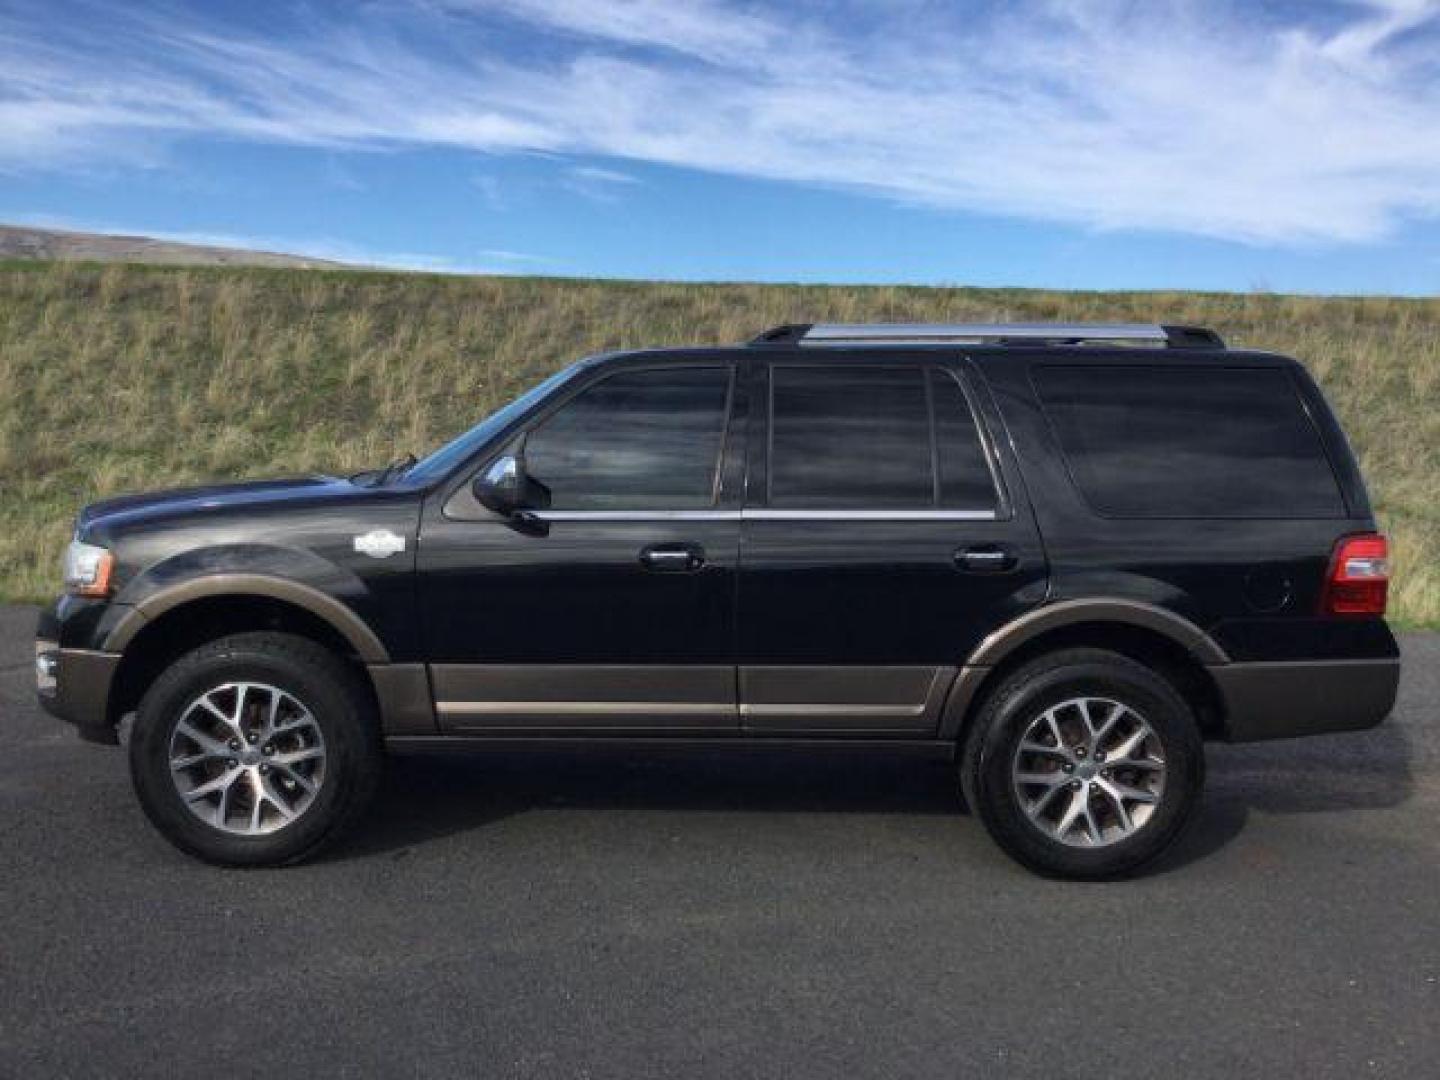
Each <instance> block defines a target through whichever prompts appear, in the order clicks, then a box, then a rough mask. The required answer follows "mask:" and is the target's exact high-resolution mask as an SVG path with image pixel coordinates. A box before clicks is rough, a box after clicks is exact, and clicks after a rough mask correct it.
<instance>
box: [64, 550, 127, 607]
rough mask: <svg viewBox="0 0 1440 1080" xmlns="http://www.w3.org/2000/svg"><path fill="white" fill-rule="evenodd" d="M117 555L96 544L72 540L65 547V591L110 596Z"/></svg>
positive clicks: (78, 594) (81, 594)
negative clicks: (112, 572)
mask: <svg viewBox="0 0 1440 1080" xmlns="http://www.w3.org/2000/svg"><path fill="white" fill-rule="evenodd" d="M114 569H115V556H114V555H113V554H112V553H111V552H109V551H107V550H106V549H105V548H102V547H96V546H95V545H94V544H82V543H81V542H80V541H79V540H74V541H72V542H71V544H70V546H69V547H68V548H66V549H65V591H66V592H68V593H72V594H74V595H75V596H109V595H110V572H111V571H112V570H114Z"/></svg>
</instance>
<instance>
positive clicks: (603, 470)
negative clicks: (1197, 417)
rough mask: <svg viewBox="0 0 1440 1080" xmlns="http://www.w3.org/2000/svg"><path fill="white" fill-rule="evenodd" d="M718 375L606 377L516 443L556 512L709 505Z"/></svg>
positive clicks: (724, 394)
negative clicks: (546, 488) (522, 442)
mask: <svg viewBox="0 0 1440 1080" xmlns="http://www.w3.org/2000/svg"><path fill="white" fill-rule="evenodd" d="M729 387H730V372H729V369H728V368H719V367H714V368H671V369H668V370H650V371H631V372H625V373H622V374H619V375H612V376H610V377H609V378H608V379H605V380H604V381H603V382H600V383H597V384H596V385H594V386H592V387H590V388H589V389H588V390H585V391H583V392H582V393H581V394H580V395H579V396H578V397H576V398H575V400H573V401H571V402H569V403H568V404H566V405H565V406H563V407H562V408H561V409H560V410H559V411H558V412H556V413H555V415H553V416H552V417H550V418H549V419H548V420H546V421H545V422H544V423H543V424H541V425H540V426H539V427H537V428H536V429H535V430H533V431H531V432H530V434H529V435H528V436H527V438H526V440H525V466H526V468H527V470H528V471H529V473H530V475H531V476H533V477H535V479H537V480H539V481H540V482H541V483H544V484H546V485H548V486H549V488H550V492H551V496H552V503H551V505H552V507H553V508H554V509H556V510H683V509H703V508H704V507H708V506H711V505H713V503H714V501H715V485H716V477H717V475H718V464H719V459H720V443H721V440H722V438H723V436H724V430H725V407H726V402H727V399H728V396H729Z"/></svg>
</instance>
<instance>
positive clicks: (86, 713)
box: [35, 638, 120, 744]
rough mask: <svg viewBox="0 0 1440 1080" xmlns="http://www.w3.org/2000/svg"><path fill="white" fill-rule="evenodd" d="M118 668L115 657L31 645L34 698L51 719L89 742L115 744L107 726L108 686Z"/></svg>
mask: <svg viewBox="0 0 1440 1080" xmlns="http://www.w3.org/2000/svg"><path fill="white" fill-rule="evenodd" d="M119 666H120V656H119V654H118V653H104V652H93V651H91V650H89V649H61V648H59V647H58V646H57V645H56V643H55V642H53V641H48V640H46V639H44V638H39V639H37V640H36V642H35V694H36V697H37V699H38V700H39V702H40V707H41V708H43V709H44V710H45V711H46V712H48V713H49V714H50V715H51V716H54V717H58V718H59V719H61V720H64V721H65V722H66V723H68V724H74V725H75V728H76V730H77V731H78V732H79V733H80V737H81V738H83V739H88V740H89V741H91V742H101V743H111V744H113V743H114V742H115V741H116V738H115V725H114V724H112V723H111V722H110V709H109V705H110V684H111V683H112V682H113V681H114V679H115V671H116V669H117V668H118V667H119Z"/></svg>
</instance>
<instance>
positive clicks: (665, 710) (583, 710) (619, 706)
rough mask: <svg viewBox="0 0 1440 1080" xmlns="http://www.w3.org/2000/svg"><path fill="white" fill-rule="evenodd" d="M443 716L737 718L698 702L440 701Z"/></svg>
mask: <svg viewBox="0 0 1440 1080" xmlns="http://www.w3.org/2000/svg"><path fill="white" fill-rule="evenodd" d="M435 710H436V712H438V713H440V715H442V716H499V715H506V714H509V715H514V716H556V715H567V716H623V715H631V716H667V715H674V716H734V715H735V706H734V705H733V704H729V703H726V702H698V701H438V702H436V703H435Z"/></svg>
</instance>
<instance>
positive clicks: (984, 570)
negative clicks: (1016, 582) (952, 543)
mask: <svg viewBox="0 0 1440 1080" xmlns="http://www.w3.org/2000/svg"><path fill="white" fill-rule="evenodd" d="M1019 562H1020V560H1019V559H1018V558H1017V557H1016V555H1015V553H1014V552H1013V551H1011V550H1010V549H1009V548H1004V547H999V546H998V545H995V544H982V545H980V546H977V547H969V548H961V549H960V550H959V551H957V552H955V566H956V567H957V568H958V569H960V570H965V571H968V572H970V573H974V574H1000V573H1004V572H1005V571H1007V570H1014V569H1015V567H1016V566H1017V565H1019Z"/></svg>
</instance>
